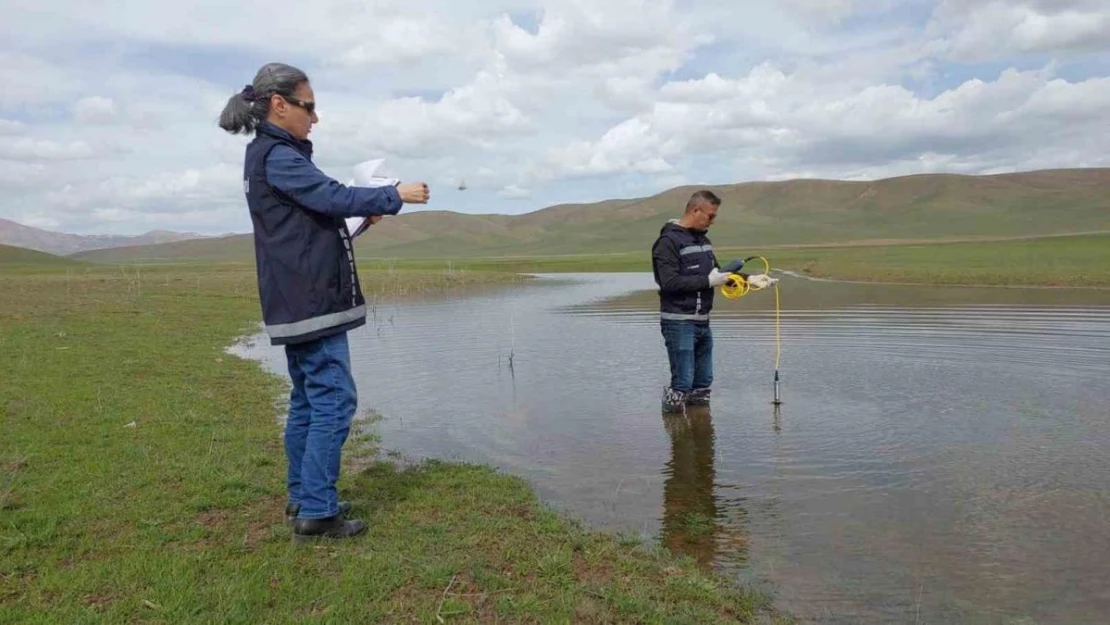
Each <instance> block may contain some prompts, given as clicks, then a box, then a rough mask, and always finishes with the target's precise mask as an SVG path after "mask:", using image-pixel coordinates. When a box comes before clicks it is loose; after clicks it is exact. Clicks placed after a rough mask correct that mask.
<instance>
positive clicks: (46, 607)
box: [0, 265, 785, 623]
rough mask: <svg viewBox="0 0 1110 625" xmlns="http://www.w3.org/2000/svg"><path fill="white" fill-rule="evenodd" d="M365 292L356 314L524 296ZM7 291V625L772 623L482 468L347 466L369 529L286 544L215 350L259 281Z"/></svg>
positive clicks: (127, 271)
mask: <svg viewBox="0 0 1110 625" xmlns="http://www.w3.org/2000/svg"><path fill="white" fill-rule="evenodd" d="M363 274H364V275H363V279H364V282H365V283H366V286H367V290H368V294H369V295H370V296H371V297H397V296H410V295H422V294H442V293H445V292H448V291H449V290H450V289H452V288H455V287H460V286H464V285H465V286H466V287H468V288H469V287H473V286H479V285H491V286H492V285H497V284H504V283H508V282H512V281H515V280H517V278H516V277H514V276H512V275H509V274H503V273H502V274H497V273H475V272H470V271H467V272H462V273H455V274H453V275H447V274H442V273H441V272H432V273H422V272H401V271H394V272H392V273H391V272H389V271H382V272H367V271H364V272H363ZM0 290H2V291H3V293H4V297H3V299H2V303H0V353H2V354H3V358H0V379H2V380H3V384H2V386H0V471H2V473H0V476H2V477H0V622H43V623H46V622H50V623H54V622H57V623H79V622H81V623H83V622H152V623H153V622H157V623H190V622H196V623H201V622H203V623H209V622H225V623H236V622H267V623H286V622H289V623H292V622H359V623H370V622H374V623H376V622H391V623H392V622H406V623H407V622H414V623H440V622H463V623H473V622H482V623H485V622H496V621H506V622H523V623H528V622H571V621H573V622H586V623H602V622H606V623H607V622H636V623H657V622H658V623H663V622H667V623H714V622H736V621H770V620H775V619H782V620H785V619H784V618H783V617H778V616H772V615H771V612H770V611H769V608H768V601H767V598H766V597H763V596H760V595H756V594H753V593H749V592H746V591H744V590H741V589H738V588H735V587H732V586H730V585H729V584H727V583H725V582H724V581H722V580H721V579H719V578H716V577H714V576H712V575H710V574H707V573H705V572H703V571H701V570H700V569H699V568H698V567H697V566H696V565H695V564H694V563H693V562H692V561H691V560H688V559H683V558H680V557H678V556H675V555H672V554H669V553H668V552H664V551H660V550H657V549H654V548H650V547H647V546H637V545H634V544H631V543H630V542H629V541H626V540H622V539H621V538H619V537H615V536H611V535H607V534H601V533H594V532H590V531H587V530H586V529H584V528H582V527H580V526H579V525H577V524H576V523H574V522H572V521H568V520H566V519H564V518H562V517H561V516H559V515H557V514H555V513H554V512H552V511H551V510H550V509H548V508H546V507H545V506H543V505H542V504H540V503H539V502H538V501H537V499H536V498H535V496H534V495H533V493H532V492H531V490H530V489H529V488H528V487H527V485H526V484H525V483H524V482H523V481H522V480H519V479H516V478H513V477H510V476H506V475H502V474H499V473H497V472H495V471H492V470H490V469H488V468H485V467H481V466H473V465H465V464H454V463H445V462H427V463H423V464H420V465H417V466H411V467H401V466H398V465H395V464H393V463H391V462H388V461H384V460H381V459H379V458H377V457H374V456H363V457H361V458H356V457H355V456H354V455H353V454H350V453H349V454H348V456H347V458H348V460H349V466H350V467H351V472H349V473H347V474H346V476H345V478H344V479H343V480H342V481H341V490H342V494H343V495H344V496H345V497H347V498H349V499H350V500H352V501H353V502H354V504H355V507H356V511H357V512H358V514H359V515H360V516H362V517H363V518H365V519H366V520H367V521H368V522H369V526H370V529H369V531H368V533H367V534H366V535H364V536H363V537H361V538H359V539H357V540H355V541H353V542H347V543H344V544H341V545H335V546H320V547H307V548H305V547H300V548H297V547H294V546H293V545H291V544H290V541H289V530H288V528H286V527H285V526H284V525H283V523H282V506H283V504H284V499H283V494H284V488H283V473H284V460H283V451H282V448H281V441H280V435H281V430H280V426H279V424H278V423H277V420H276V418H275V413H276V411H277V410H278V409H280V406H281V404H282V397H283V395H284V392H285V391H284V384H283V383H282V382H281V381H280V380H279V379H278V378H275V377H273V376H271V375H268V374H266V373H265V372H264V371H263V370H262V367H261V366H260V365H259V364H258V363H255V362H251V361H246V360H241V359H239V358H235V357H231V356H228V355H226V354H225V351H224V350H225V347H226V346H227V345H228V344H230V343H231V342H232V340H233V339H234V337H236V336H238V335H241V334H244V333H252V332H254V331H255V329H256V327H257V316H258V312H257V311H258V304H257V296H256V293H255V283H254V274H253V269H252V268H251V267H249V266H246V267H244V266H241V265H240V266H234V265H221V266H173V267H141V268H137V267H123V268H120V267H115V268H113V267H103V268H93V269H88V268H81V269H80V270H75V269H73V268H69V269H49V270H48V269H43V270H41V271H38V272H30V271H20V272H16V273H0ZM275 402H276V404H277V408H275ZM362 434H363V435H364V436H366V435H372V429H371V430H369V431H368V432H363V433H362ZM349 449H351V448H349Z"/></svg>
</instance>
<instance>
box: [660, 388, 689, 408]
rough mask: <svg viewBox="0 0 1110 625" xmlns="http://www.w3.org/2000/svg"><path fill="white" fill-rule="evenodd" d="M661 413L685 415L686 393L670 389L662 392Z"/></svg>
mask: <svg viewBox="0 0 1110 625" xmlns="http://www.w3.org/2000/svg"><path fill="white" fill-rule="evenodd" d="M662 403H663V412H664V413H667V414H685V413H686V393H683V392H682V391H676V390H674V389H672V388H670V387H667V388H666V389H664V390H663V402H662Z"/></svg>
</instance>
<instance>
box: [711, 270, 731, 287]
mask: <svg viewBox="0 0 1110 625" xmlns="http://www.w3.org/2000/svg"><path fill="white" fill-rule="evenodd" d="M728 276H729V274H727V273H721V272H720V271H718V270H717V268H716V267H714V268H713V270H712V271H710V272H709V286H721V285H722V284H724V283H726V282H728Z"/></svg>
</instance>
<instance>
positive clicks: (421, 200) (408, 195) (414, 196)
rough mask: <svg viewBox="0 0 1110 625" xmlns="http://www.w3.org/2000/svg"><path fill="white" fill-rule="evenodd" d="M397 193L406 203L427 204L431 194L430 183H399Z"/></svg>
mask: <svg viewBox="0 0 1110 625" xmlns="http://www.w3.org/2000/svg"><path fill="white" fill-rule="evenodd" d="M397 193H398V195H400V196H401V201H402V202H404V203H405V204H427V203H428V198H429V197H430V194H429V193H428V185H427V184H426V183H423V182H410V183H408V184H399V185H397Z"/></svg>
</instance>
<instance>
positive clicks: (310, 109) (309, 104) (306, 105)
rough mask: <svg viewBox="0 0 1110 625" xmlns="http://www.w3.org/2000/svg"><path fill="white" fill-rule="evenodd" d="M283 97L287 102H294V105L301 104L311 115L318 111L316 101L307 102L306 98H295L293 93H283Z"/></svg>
mask: <svg viewBox="0 0 1110 625" xmlns="http://www.w3.org/2000/svg"><path fill="white" fill-rule="evenodd" d="M281 99H283V100H285V101H286V102H288V103H290V104H292V105H293V106H299V107H301V108H303V109H304V110H305V112H306V113H308V114H309V115H312V114H313V113H315V112H316V103H315V102H306V101H304V100H298V99H297V98H294V97H293V96H291V95H283V96H281Z"/></svg>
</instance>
